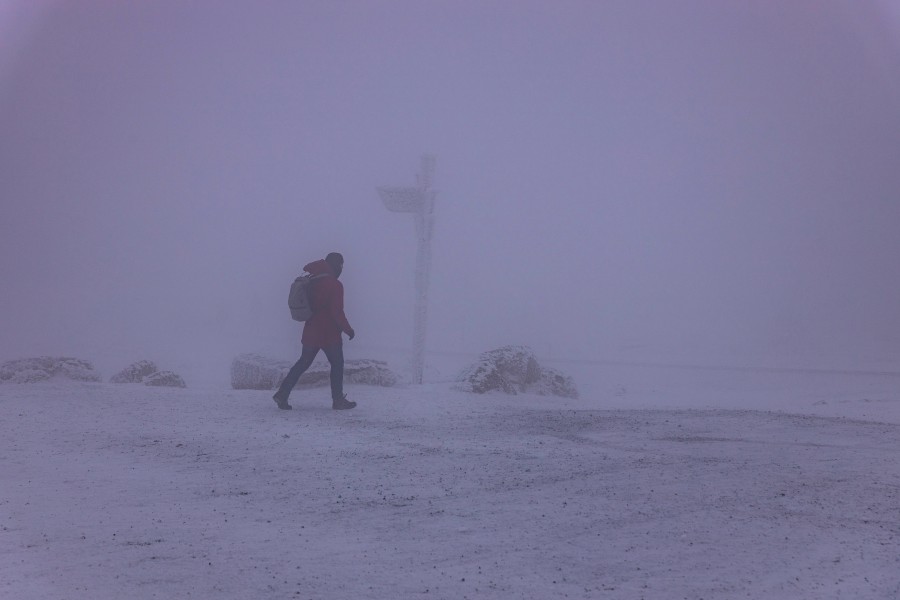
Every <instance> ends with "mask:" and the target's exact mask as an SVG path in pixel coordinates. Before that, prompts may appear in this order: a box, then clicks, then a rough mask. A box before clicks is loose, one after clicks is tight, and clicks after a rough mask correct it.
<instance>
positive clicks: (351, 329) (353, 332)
mask: <svg viewBox="0 0 900 600" xmlns="http://www.w3.org/2000/svg"><path fill="white" fill-rule="evenodd" d="M355 335H356V332H355V331H353V328H352V327H351V328H350V331H348V332H347V337H348V338H349V339H351V340H352V339H353V336H355Z"/></svg>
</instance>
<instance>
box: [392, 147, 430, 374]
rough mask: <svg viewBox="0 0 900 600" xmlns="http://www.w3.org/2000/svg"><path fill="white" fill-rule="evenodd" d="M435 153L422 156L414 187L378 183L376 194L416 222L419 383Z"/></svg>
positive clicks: (415, 346) (416, 365)
mask: <svg viewBox="0 0 900 600" xmlns="http://www.w3.org/2000/svg"><path fill="white" fill-rule="evenodd" d="M434 163H435V157H434V155H431V154H425V155H423V156H422V166H421V168H420V170H419V174H418V175H417V176H416V187H379V188H378V195H379V196H381V201H382V202H384V206H385V208H387V209H388V210H390V211H392V212H404V213H412V215H413V219H414V220H415V224H416V272H415V286H416V308H415V314H414V316H413V359H412V377H413V382H414V383H422V381H423V379H424V373H425V326H426V324H427V317H428V281H429V277H430V274H431V232H432V230H433V228H434V199H435V196H436V195H437V192H435V191H434V190H433V189H432V185H433V184H434Z"/></svg>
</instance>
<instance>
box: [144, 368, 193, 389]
mask: <svg viewBox="0 0 900 600" xmlns="http://www.w3.org/2000/svg"><path fill="white" fill-rule="evenodd" d="M144 385H152V386H161V387H180V388H183V387H187V386H186V385H185V384H184V379H182V378H181V375H178V374H176V373H173V372H172V371H157V372H155V373H151V374H150V375H148V376H146V377H144Z"/></svg>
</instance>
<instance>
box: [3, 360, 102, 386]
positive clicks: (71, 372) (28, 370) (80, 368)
mask: <svg viewBox="0 0 900 600" xmlns="http://www.w3.org/2000/svg"><path fill="white" fill-rule="evenodd" d="M54 377H61V378H65V379H72V380H74V381H100V380H101V378H100V374H99V373H97V371H96V370H95V369H94V365H92V364H91V363H90V362H88V361H86V360H81V359H78V358H71V357H50V356H39V357H36V358H19V359H16V360H10V361H7V362H5V363H3V364H2V365H0V382H2V383H35V382H38V381H46V380H48V379H51V378H54Z"/></svg>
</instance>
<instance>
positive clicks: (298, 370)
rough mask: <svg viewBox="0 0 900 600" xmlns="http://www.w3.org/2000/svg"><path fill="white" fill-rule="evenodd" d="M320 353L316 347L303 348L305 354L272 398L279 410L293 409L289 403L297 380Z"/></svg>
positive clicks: (301, 355) (302, 354)
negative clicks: (289, 397)
mask: <svg viewBox="0 0 900 600" xmlns="http://www.w3.org/2000/svg"><path fill="white" fill-rule="evenodd" d="M318 353H319V349H318V348H316V347H315V346H303V352H302V353H301V354H300V359H299V360H298V361H297V362H295V363H294V366H293V367H291V370H290V371H288V374H287V375H286V376H285V378H284V381H282V382H281V387H279V388H278V391H277V392H275V395H274V396H272V398H273V399H274V400H275V404H277V405H278V408H281V409H290V408H291V405H290V404H288V401H287V400H288V396H290V395H291V390H292V389H294V386H295V385H297V380H298V379H300V376H301V375H303V373H305V372H306V370H307V369H308V368H309V366H310V365H311V364H312V362H313V360H315V358H316V354H318Z"/></svg>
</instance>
